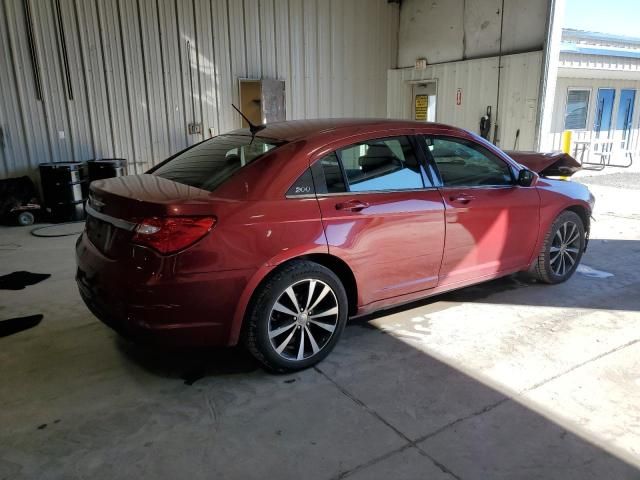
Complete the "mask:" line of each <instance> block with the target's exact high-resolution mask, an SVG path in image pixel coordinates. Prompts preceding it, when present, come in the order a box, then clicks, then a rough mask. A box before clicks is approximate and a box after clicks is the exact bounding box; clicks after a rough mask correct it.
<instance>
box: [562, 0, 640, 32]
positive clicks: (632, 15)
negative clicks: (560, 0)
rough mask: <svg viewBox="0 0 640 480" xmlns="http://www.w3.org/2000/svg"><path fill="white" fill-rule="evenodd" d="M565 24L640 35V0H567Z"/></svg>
mask: <svg viewBox="0 0 640 480" xmlns="http://www.w3.org/2000/svg"><path fill="white" fill-rule="evenodd" d="M564 26H565V28H577V29H580V30H591V31H593V32H603V33H615V34H617V35H627V36H630V37H640V0H566V9H565V12H564Z"/></svg>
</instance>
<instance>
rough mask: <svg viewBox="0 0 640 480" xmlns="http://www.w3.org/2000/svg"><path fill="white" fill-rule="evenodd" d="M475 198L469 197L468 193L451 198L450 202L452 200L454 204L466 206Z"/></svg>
mask: <svg viewBox="0 0 640 480" xmlns="http://www.w3.org/2000/svg"><path fill="white" fill-rule="evenodd" d="M474 198H475V197H474V196H473V195H467V194H466V193H460V194H458V195H452V196H450V197H449V200H451V201H452V202H457V203H462V204H464V205H466V204H467V203H469V202H470V201H471V200H473V199H474Z"/></svg>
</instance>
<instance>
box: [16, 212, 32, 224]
mask: <svg viewBox="0 0 640 480" xmlns="http://www.w3.org/2000/svg"><path fill="white" fill-rule="evenodd" d="M35 220H36V219H35V217H34V216H33V213H31V212H20V213H19V214H18V225H20V226H22V227H27V226H29V225H33V222H35Z"/></svg>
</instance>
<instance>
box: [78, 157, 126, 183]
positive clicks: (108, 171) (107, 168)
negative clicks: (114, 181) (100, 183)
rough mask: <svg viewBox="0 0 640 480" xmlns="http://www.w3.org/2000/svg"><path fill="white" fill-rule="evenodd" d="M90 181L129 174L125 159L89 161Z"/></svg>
mask: <svg viewBox="0 0 640 480" xmlns="http://www.w3.org/2000/svg"><path fill="white" fill-rule="evenodd" d="M87 165H88V166H89V181H90V182H93V181H94V180H102V179H103V178H113V177H121V176H122V175H126V174H127V161H126V160H125V159H124V158H103V159H100V160H89V161H88V162H87Z"/></svg>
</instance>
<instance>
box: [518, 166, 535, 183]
mask: <svg viewBox="0 0 640 480" xmlns="http://www.w3.org/2000/svg"><path fill="white" fill-rule="evenodd" d="M535 179H536V174H535V173H533V172H532V171H531V170H527V169H526V168H523V169H522V170H520V172H518V185H520V186H521V187H530V186H531V185H533V182H534V181H535Z"/></svg>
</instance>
